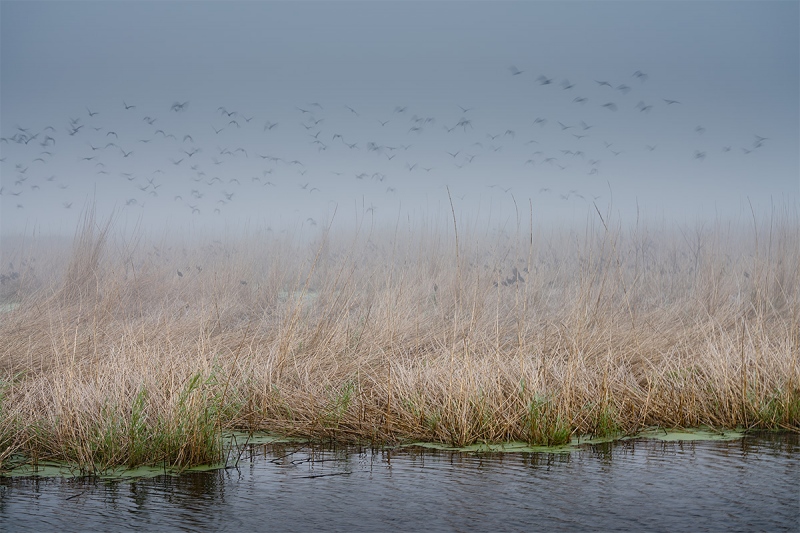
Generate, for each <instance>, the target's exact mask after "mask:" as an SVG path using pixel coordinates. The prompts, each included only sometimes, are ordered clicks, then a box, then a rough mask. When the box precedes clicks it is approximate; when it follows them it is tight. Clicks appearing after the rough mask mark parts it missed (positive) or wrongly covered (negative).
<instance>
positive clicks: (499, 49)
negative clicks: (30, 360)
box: [0, 1, 800, 234]
mask: <svg viewBox="0 0 800 533" xmlns="http://www.w3.org/2000/svg"><path fill="white" fill-rule="evenodd" d="M799 6H800V3H798V2H769V1H758V2H725V1H704V2H678V1H668V2H658V1H635V2H622V1H619V2H604V1H598V2H537V1H527V2H498V1H485V2H455V1H452V2H379V1H375V2H339V1H327V2H255V1H253V2H233V1H229V2H200V1H185V2H146V1H138V2H115V1H108V2H72V1H60V2H38V1H26V2H10V1H2V2H0V137H2V142H0V159H1V160H2V162H0V187H2V189H0V192H2V196H0V209H2V211H1V212H0V224H1V226H0V232H2V233H18V232H22V231H31V230H32V229H33V230H37V231H39V232H45V233H65V234H72V233H73V231H74V229H75V227H76V224H77V221H78V219H79V216H80V213H81V210H82V209H83V208H84V207H85V206H87V205H89V204H90V203H92V202H93V203H94V205H95V206H96V209H97V211H98V213H99V214H100V215H101V216H107V215H110V214H111V213H114V217H115V221H116V222H115V223H116V224H118V225H122V226H133V225H136V224H139V225H140V226H146V227H152V228H154V229H158V228H163V227H184V226H185V227H193V228H220V227H222V228H227V229H229V230H230V229H234V230H235V229H236V228H241V227H245V226H247V227H268V228H273V227H274V228H276V229H277V228H279V227H281V228H287V227H289V228H292V227H293V228H295V229H297V228H301V229H308V230H309V231H315V230H318V229H320V228H324V227H325V225H326V224H327V223H329V222H330V221H331V219H332V218H335V219H336V220H337V221H340V222H341V223H344V224H346V223H348V221H355V220H367V219H369V220H370V221H376V220H377V221H385V222H392V221H396V220H412V219H418V218H420V217H426V216H438V215H441V214H449V213H450V202H451V201H452V203H453V209H454V210H455V211H456V213H457V214H458V216H459V217H465V218H468V219H472V220H474V221H482V222H481V223H489V224H491V223H495V222H497V223H503V221H504V220H508V219H509V217H513V216H515V213H516V209H517V208H519V209H523V210H524V211H525V212H526V213H527V210H528V209H529V208H532V210H533V213H534V217H535V218H536V220H537V221H541V222H548V221H549V222H562V221H567V222H570V221H571V222H575V221H581V220H585V218H586V216H587V213H592V212H594V211H595V207H594V206H595V205H596V206H597V208H598V209H600V210H601V212H608V211H609V210H611V211H612V212H614V213H619V214H620V216H622V217H632V216H635V213H636V212H637V211H638V212H640V213H643V214H645V215H647V216H649V217H653V218H660V219H676V220H679V221H681V220H693V219H696V218H704V217H709V218H713V217H718V216H725V215H729V214H731V215H734V216H738V215H741V214H742V212H743V211H744V210H747V211H748V212H749V209H750V208H749V206H750V204H753V205H754V206H755V207H756V208H757V209H765V208H768V206H769V205H770V203H778V204H780V203H787V202H788V203H789V204H791V205H794V206H795V209H796V206H797V200H798V196H800V194H799V193H800V177H799V176H800V148H799V147H800V106H799V105H798V102H799V100H800V98H799V97H798V94H800V83H799V79H800V56H799V54H800V52H799V50H800V42H799V40H798V34H799V33H800V31H799V28H800V8H799ZM176 104H177V105H176ZM448 194H449V196H448ZM526 217H527V215H526Z"/></svg>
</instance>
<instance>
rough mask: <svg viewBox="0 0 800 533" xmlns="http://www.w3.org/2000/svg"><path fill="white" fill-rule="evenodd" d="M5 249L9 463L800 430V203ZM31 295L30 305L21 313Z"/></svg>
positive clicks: (90, 231) (3, 413) (4, 412)
mask: <svg viewBox="0 0 800 533" xmlns="http://www.w3.org/2000/svg"><path fill="white" fill-rule="evenodd" d="M318 231H319V234H318V237H316V239H315V240H313V241H311V242H308V241H307V240H306V241H301V240H299V239H298V240H294V237H293V236H292V235H287V234H273V233H268V232H265V233H264V234H263V235H254V234H253V235H246V236H242V237H241V238H238V239H227V240H212V239H208V240H207V241H204V240H203V239H199V238H195V239H186V240H185V241H179V240H178V239H171V238H167V237H165V238H164V239H161V240H156V239H150V238H147V239H146V238H144V237H141V236H139V237H138V238H137V237H134V238H131V237H130V236H128V237H127V238H126V237H123V236H121V235H117V234H115V233H114V232H113V225H111V224H98V222H97V221H96V220H94V217H93V216H92V214H91V211H90V212H89V214H87V215H86V216H85V218H84V223H83V226H82V227H81V228H79V230H78V232H77V236H76V238H75V242H74V243H73V245H72V248H71V249H70V246H69V243H59V242H58V241H52V240H47V239H45V238H41V237H37V238H35V239H30V238H29V239H28V240H25V239H23V238H22V237H19V238H16V237H14V238H12V237H6V238H5V240H4V242H3V257H4V260H3V265H2V269H1V271H2V298H3V301H2V302H0V304H1V305H2V306H3V307H2V308H3V313H2V315H0V380H1V381H0V461H2V466H4V467H6V468H7V467H9V466H10V465H12V464H15V463H16V462H19V461H29V462H33V461H42V460H59V461H68V462H72V463H75V464H76V465H78V467H79V468H80V469H82V470H83V471H86V472H96V471H98V470H103V469H105V468H108V467H112V466H118V465H130V466H135V465H140V464H153V465H166V466H171V467H177V468H182V467H187V466H191V465H195V464H202V463H212V462H215V461H217V460H219V459H220V457H221V453H222V450H221V440H220V435H221V432H222V431H223V430H228V429H241V430H267V431H271V432H275V433H280V434H284V435H289V436H301V437H308V438H315V439H334V440H336V441H340V442H353V441H359V442H370V443H374V444H384V443H393V442H398V441H412V440H413V441H435V442H443V443H448V444H452V445H457V446H463V445H467V444H471V443H476V442H501V441H511V440H522V441H528V442H530V443H532V444H557V443H561V442H564V441H567V440H568V439H569V438H570V436H572V435H575V434H593V435H616V434H622V433H633V432H636V431H638V430H640V429H642V428H645V427H649V426H662V427H669V428H674V427H690V426H698V425H710V426H713V427H717V428H733V427H743V428H774V429H786V430H794V431H797V430H799V429H800V365H799V364H798V357H800V356H799V355H798V354H800V269H798V267H797V265H799V264H800V224H798V217H797V212H796V210H793V209H785V210H783V211H780V212H776V213H773V214H771V215H770V216H768V217H766V218H762V217H756V216H753V218H752V219H750V220H744V221H735V222H728V221H717V222H710V223H706V224H697V225H689V226H687V225H678V224H675V225H669V224H667V223H660V224H655V225H654V224H652V223H644V222H640V223H637V224H634V225H631V226H624V225H622V224H620V223H619V222H618V221H614V220H611V219H610V217H609V216H608V215H606V214H602V215H601V214H600V213H599V212H598V213H594V212H593V213H589V215H588V217H587V222H586V225H585V227H584V228H582V229H581V230H579V231H575V230H572V229H566V228H564V229H558V228H555V229H539V228H537V227H536V226H535V225H534V224H533V223H532V222H531V221H530V220H526V218H525V215H523V216H521V217H520V219H519V220H517V223H516V225H515V227H512V229H511V231H493V230H491V229H490V228H475V227H474V226H470V225H469V224H468V223H462V222H459V223H456V222H455V221H454V220H452V219H451V220H450V223H449V225H445V226H435V225H426V224H423V223H419V224H413V223H412V224H410V225H408V226H401V227H400V228H388V229H386V230H381V231H372V230H367V229H361V230H357V231H349V232H348V231H342V232H338V233H337V232H336V231H328V230H327V229H326V228H325V227H323V226H322V225H320V226H319V228H318ZM16 303H18V305H16V306H14V305H13V304H16Z"/></svg>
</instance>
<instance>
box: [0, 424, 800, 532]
mask: <svg viewBox="0 0 800 533" xmlns="http://www.w3.org/2000/svg"><path fill="white" fill-rule="evenodd" d="M798 467H800V446H799V445H798V436H797V435H763V436H759V437H745V438H743V439H738V440H731V441H716V442H703V441H694V442H691V441H655V440H631V441H622V442H617V443H613V444H612V443H606V444H598V445H588V446H585V447H583V448H581V449H579V450H578V451H574V452H572V453H511V454H471V453H462V452H448V451H438V452H437V451H430V450H419V449H403V450H396V451H392V450H382V451H376V452H373V451H371V450H369V449H358V448H340V449H319V448H313V447H308V446H303V445H298V444H280V445H272V444H268V445H263V446H254V447H252V448H251V449H250V453H249V454H248V456H246V457H244V458H243V460H242V462H240V463H239V466H238V468H236V469H228V470H221V471H215V472H197V473H194V472H193V473H188V474H184V475H181V476H160V477H155V478H150V479H140V480H137V481H117V482H112V481H104V482H97V481H87V480H82V479H72V480H68V479H61V478H56V479H52V478H50V479H44V478H40V479H33V478H24V479H20V478H14V479H8V478H6V479H2V480H0V524H4V526H3V527H8V528H9V529H10V530H15V529H27V530H43V529H50V528H52V529H54V530H55V529H57V530H59V531H64V532H67V531H85V530H87V529H94V530H119V529H142V530H148V531H150V530H197V529H202V530H277V531H308V530H311V529H324V530H326V531H376V530H384V529H387V528H391V529H399V530H418V529H419V530H427V531H432V530H444V531H465V530H494V531H531V530H547V531H568V530H569V531H576V530H578V531H585V530H623V529H626V530H637V531H679V530H686V531H689V530H691V531H723V530H724V531H758V530H763V531H796V530H798V529H800V518H799V517H798V515H799V514H800V492H798V485H797V472H800V468H798ZM0 529H2V528H0Z"/></svg>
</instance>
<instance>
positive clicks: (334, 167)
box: [0, 66, 768, 225]
mask: <svg viewBox="0 0 800 533" xmlns="http://www.w3.org/2000/svg"><path fill="white" fill-rule="evenodd" d="M508 71H509V72H510V77H511V78H512V81H510V83H517V81H516V79H518V78H523V79H524V78H525V77H526V76H525V72H524V71H522V70H519V69H517V68H516V67H514V66H511V67H509V68H508ZM531 78H532V76H531ZM647 81H648V75H647V74H646V73H644V72H642V71H638V70H637V71H636V72H634V73H632V74H631V75H630V76H629V78H628V79H627V80H625V81H623V82H622V83H611V82H610V81H605V80H593V83H588V84H587V83H584V84H583V87H578V86H577V84H575V83H571V82H570V81H569V80H567V79H563V80H561V81H557V80H556V79H555V78H549V77H547V76H545V75H540V76H538V78H535V79H533V80H532V82H531V81H529V82H528V83H529V84H530V86H531V88H532V90H541V91H546V90H549V91H557V92H558V95H559V98H562V99H563V101H564V103H565V105H569V106H578V108H579V109H587V108H586V106H596V107H597V108H598V109H603V110H604V111H603V112H604V113H605V112H607V113H615V114H620V113H623V112H624V113H629V114H630V113H635V114H636V115H638V116H643V115H646V114H649V113H651V112H653V111H654V109H659V110H662V111H663V110H666V111H667V112H669V110H670V109H673V108H678V107H679V106H682V105H683V104H682V103H681V102H680V101H678V100H675V99H670V98H666V97H665V98H661V99H660V101H651V102H645V100H643V99H640V98H638V97H637V96H636V92H637V88H638V87H641V86H643V85H644V84H645V83H647ZM634 101H636V102H637V103H636V104H635V105H634V104H633V102H634ZM146 107H147V106H145V105H139V104H137V103H132V102H130V101H129V100H121V101H119V104H118V106H117V109H113V110H107V109H105V108H104V109H100V108H97V109H95V108H92V107H86V108H85V109H84V110H83V111H82V112H81V113H80V114H79V115H77V116H75V117H74V118H72V117H70V118H69V119H68V121H67V122H66V124H62V125H47V126H43V127H40V128H33V127H30V126H22V125H16V126H15V127H14V128H15V129H14V131H13V132H4V134H6V135H7V136H4V137H2V138H0V141H1V144H0V150H2V157H0V162H1V163H2V167H0V169H2V174H1V175H2V180H1V182H0V195H2V200H3V206H4V208H7V207H12V206H13V207H16V208H17V209H20V210H21V209H24V208H25V207H26V204H27V202H31V203H35V202H36V198H37V195H41V194H42V192H43V191H45V190H46V189H54V188H57V190H55V192H57V195H56V196H57V197H58V198H59V201H60V202H61V204H60V206H61V207H63V208H64V209H71V208H72V206H73V204H74V203H75V202H76V201H77V200H79V199H80V198H85V196H86V194H87V189H86V188H85V187H83V189H81V187H82V186H85V185H87V184H89V185H93V186H96V185H97V184H101V185H102V186H104V187H106V188H108V187H111V188H112V189H113V190H114V191H116V192H117V193H118V195H119V202H120V204H119V205H120V207H122V208H144V207H145V205H151V204H153V203H160V204H161V205H162V206H163V205H164V204H165V203H168V205H169V206H170V208H175V207H178V208H180V209H182V210H183V212H184V213H186V214H189V215H202V214H205V213H210V214H215V215H223V214H225V213H226V212H232V213H233V212H236V211H237V208H236V207H231V206H232V205H233V206H235V204H236V201H237V200H238V199H239V198H241V197H251V198H252V197H256V196H258V195H259V194H262V193H261V192H259V191H263V190H264V188H267V189H269V190H270V191H271V192H272V196H275V195H276V194H275V193H278V194H277V196H278V197H280V196H281V194H280V193H279V190H280V189H283V190H284V192H283V196H284V197H285V198H287V200H286V201H287V202H291V203H294V204H295V205H297V206H298V210H299V208H300V207H303V205H304V202H307V203H308V202H311V201H312V198H317V197H323V198H325V197H330V198H332V197H334V196H335V194H334V193H336V192H337V191H341V190H342V189H348V188H349V189H352V191H358V190H360V189H359V188H365V187H367V183H369V184H370V185H369V187H371V189H370V195H371V196H370V197H371V198H379V197H381V196H384V197H385V196H388V197H393V196H395V195H397V194H398V191H400V190H402V189H403V188H404V187H405V188H413V187H416V188H418V189H419V188H423V189H424V188H425V187H427V186H430V185H431V184H433V183H435V180H434V177H436V179H438V180H439V181H440V182H441V181H442V180H443V182H444V183H447V182H448V181H449V180H453V181H451V183H454V184H457V181H456V180H458V179H459V174H458V172H459V171H463V170H464V169H469V167H471V166H473V165H476V164H477V163H480V162H483V164H484V167H482V171H486V172H491V169H492V166H493V165H498V164H500V163H502V167H498V168H503V169H506V168H509V166H513V165H517V166H518V168H520V169H521V171H524V172H529V174H530V176H531V178H532V179H531V180H530V182H529V185H527V186H526V187H527V188H528V190H527V191H521V190H520V189H521V188H520V187H518V185H515V186H512V187H508V186H507V185H508V184H507V183H506V184H500V183H484V184H483V185H484V186H485V187H488V188H490V189H492V191H493V192H502V193H504V194H512V193H513V192H514V189H515V187H518V188H517V190H520V192H521V193H522V194H530V193H538V194H541V195H552V196H551V198H552V200H553V201H566V200H570V199H580V200H582V201H587V202H591V201H593V200H597V199H598V198H599V196H590V197H589V198H587V196H589V195H588V194H584V193H582V192H581V191H580V190H578V189H577V188H569V187H564V186H563V185H564V181H563V180H562V181H556V182H554V183H550V182H546V181H544V180H537V179H535V178H536V177H537V176H539V177H541V176H553V175H557V173H558V172H559V171H565V170H567V169H570V171H571V173H572V175H573V176H574V175H579V176H586V178H585V179H586V180H595V181H597V180H598V176H597V175H600V174H602V172H603V168H604V167H603V165H602V161H603V160H604V159H606V158H611V159H614V158H617V157H618V156H621V155H622V154H624V153H626V152H627V151H629V150H639V151H642V152H645V153H646V152H653V151H656V150H657V148H658V147H657V145H655V144H646V143H644V142H643V143H642V144H643V146H636V147H633V146H630V143H628V145H627V146H626V147H624V148H623V147H617V146H616V145H615V143H614V142H610V141H609V140H608V139H607V138H606V134H605V133H604V132H603V127H602V125H601V124H589V123H588V122H587V121H584V120H580V121H567V120H564V119H561V120H559V118H558V117H551V116H530V117H529V118H525V121H526V122H527V125H526V129H524V130H521V129H518V128H517V129H515V128H514V127H513V126H512V127H509V128H506V129H502V128H500V129H498V130H497V131H488V132H487V131H485V125H483V124H482V123H481V119H479V118H477V117H476V112H475V109H474V108H471V107H464V106H461V105H459V104H458V103H453V104H452V107H451V108H450V109H447V110H442V113H443V114H444V115H445V118H441V117H434V116H426V115H423V114H418V113H419V112H415V110H414V109H413V107H412V106H409V105H395V106H387V108H386V109H385V110H384V111H383V113H382V115H381V116H374V114H370V113H369V112H365V111H364V110H359V109H357V107H358V106H355V107H353V106H350V105H344V104H341V103H340V104H336V105H330V106H329V105H328V104H326V105H325V106H323V104H321V103H319V102H311V103H305V104H300V105H296V106H294V108H293V109H291V110H285V109H284V110H281V113H282V115H281V117H280V120H278V119H276V118H274V117H273V118H270V117H258V116H256V115H251V114H249V113H246V112H243V111H240V110H234V109H229V108H228V107H226V106H219V107H217V109H216V111H215V112H213V113H209V112H203V113H204V114H202V115H198V114H195V115H194V116H192V117H191V120H186V119H185V117H186V115H189V114H192V113H193V108H194V107H195V106H193V105H192V104H191V103H190V102H188V101H183V102H180V101H176V102H174V103H173V104H172V105H171V106H169V107H167V106H166V105H165V106H164V108H163V111H162V114H161V115H158V114H156V112H155V111H154V110H153V108H150V110H149V111H145V108H146ZM104 115H105V116H112V117H115V122H114V123H111V122H110V121H107V120H104ZM120 116H122V117H124V120H122V121H121V122H119V120H120V118H119V117H120ZM287 117H288V118H287ZM486 122H488V121H485V122H484V124H485V123H486ZM690 128H691V126H690V127H689V129H690ZM704 133H705V128H704V127H703V126H701V125H696V126H694V132H693V135H695V136H696V137H697V138H698V139H700V138H701V137H702V135H703V134H704ZM608 134H613V132H608ZM426 137H427V138H426ZM545 139H547V140H549V141H551V142H549V143H548V142H545ZM767 141H768V139H767V138H766V137H761V136H758V135H755V136H753V137H752V143H751V144H749V145H747V146H743V147H741V146H740V147H738V149H737V150H734V148H733V147H732V146H721V147H718V148H716V151H718V152H719V153H726V152H731V151H735V152H738V151H739V150H741V153H742V154H745V155H746V154H749V153H751V152H753V151H755V150H758V149H759V148H761V147H762V146H764V144H765V143H766V142H767ZM233 143H235V144H233ZM553 144H558V145H559V148H558V149H553V147H552V145H553ZM548 145H550V146H548ZM440 146H447V147H448V148H447V149H444V148H441V149H440V148H439V147H440ZM450 146H452V148H449V147H450ZM504 149H507V150H505V151H504ZM278 150H280V153H277V152H278ZM710 153H711V152H710V150H709V149H697V150H695V151H694V153H692V154H687V156H688V157H693V158H695V159H697V160H704V159H705V158H706V157H707V156H708V155H709V154H710ZM298 154H299V155H298ZM59 156H61V157H62V158H66V159H63V160H62V159H58V157H59ZM9 159H11V161H9ZM65 162H66V163H68V164H66V165H65ZM69 166H76V168H73V169H72V171H71V172H70V173H71V174H75V173H80V174H81V175H82V176H86V175H89V176H91V175H94V177H95V179H94V180H86V179H85V178H83V179H77V178H67V179H64V178H59V176H58V174H59V173H60V170H65V169H66V168H67V167H69ZM354 168H355V169H356V170H354ZM534 169H543V170H540V171H538V172H539V174H538V175H537V170H534ZM412 176H415V177H413V178H412ZM347 181H350V185H349V187H348V185H347V183H346V182H347ZM600 181H601V182H602V183H604V180H600ZM359 182H361V183H359ZM362 183H363V185H362ZM256 187H260V188H261V189H256ZM559 187H561V189H560V190H557V189H558V188H559ZM453 188H454V190H456V189H457V188H456V187H453ZM286 191H292V195H289V194H288V192H286ZM458 192H459V191H457V190H456V195H455V196H456V198H457V199H461V200H463V199H464V198H465V195H459V194H458ZM303 194H305V195H309V196H305V197H304V196H298V195H303ZM469 194H474V192H471V193H469ZM53 196H54V195H53V194H51V195H50V198H52V197H53ZM353 196H355V195H353ZM12 198H13V200H11V199H12ZM304 198H305V200H304ZM12 202H13V203H12ZM376 208H377V206H375V205H374V204H371V205H370V206H369V207H368V208H367V207H366V206H365V211H374V210H375V209H376ZM310 214H312V213H309V212H306V213H304V214H302V215H301V216H302V217H305V216H306V215H310ZM305 221H306V222H307V223H309V224H311V225H316V221H315V220H314V218H313V217H310V216H309V217H308V218H306V219H305Z"/></svg>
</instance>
